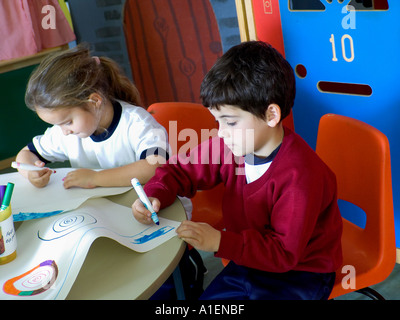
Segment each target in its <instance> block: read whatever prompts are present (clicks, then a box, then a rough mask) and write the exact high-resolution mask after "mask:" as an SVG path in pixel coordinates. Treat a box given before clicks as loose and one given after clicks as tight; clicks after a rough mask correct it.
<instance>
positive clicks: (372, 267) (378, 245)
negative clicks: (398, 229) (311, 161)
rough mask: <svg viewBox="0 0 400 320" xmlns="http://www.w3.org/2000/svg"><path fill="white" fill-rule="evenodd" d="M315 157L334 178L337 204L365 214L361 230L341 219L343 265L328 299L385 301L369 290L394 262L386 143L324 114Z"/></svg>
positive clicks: (371, 131) (362, 127) (361, 126)
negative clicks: (351, 296)
mask: <svg viewBox="0 0 400 320" xmlns="http://www.w3.org/2000/svg"><path fill="white" fill-rule="evenodd" d="M316 152H317V154H318V155H319V156H320V157H321V158H322V160H323V161H324V162H325V163H326V164H327V165H328V166H329V167H330V168H331V170H332V171H333V172H334V173H335V174H336V178H337V183H338V199H342V200H345V201H347V202H350V203H352V204H354V205H356V206H358V207H359V208H361V209H362V210H363V211H364V212H365V214H366V224H365V228H361V227H359V226H357V225H356V224H354V223H352V222H350V221H349V220H347V219H345V218H343V235H342V247H343V265H342V267H341V268H339V270H337V272H336V282H335V285H334V288H333V291H332V293H331V295H330V298H331V299H333V298H335V297H338V296H340V295H344V294H346V293H349V292H353V291H357V292H360V293H363V294H365V295H367V296H368V297H369V298H371V299H376V300H381V299H384V298H383V297H382V296H381V295H380V294H379V293H377V292H376V291H375V290H373V289H371V288H369V286H371V285H374V284H377V283H379V282H381V281H383V280H385V279H386V278H387V276H388V275H389V274H390V273H391V271H392V270H393V268H394V265H395V262H396V244H395V232H394V213H393V198H392V178H391V164H390V148H389V142H388V139H387V137H386V136H385V135H384V134H383V133H382V132H380V131H379V130H377V129H376V128H374V127H372V126H370V125H368V124H366V123H364V122H362V121H359V120H356V119H352V118H349V117H345V116H341V115H335V114H326V115H324V116H323V117H322V118H321V120H320V123H319V129H318V137H317V146H316ZM343 267H345V268H343ZM347 267H348V268H347ZM353 267H354V268H353ZM352 271H353V272H354V273H355V278H351V276H352V275H353V274H352V273H351V272H352ZM354 280H355V281H354ZM352 284H353V285H352ZM349 286H350V287H349Z"/></svg>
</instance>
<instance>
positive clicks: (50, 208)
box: [0, 168, 132, 221]
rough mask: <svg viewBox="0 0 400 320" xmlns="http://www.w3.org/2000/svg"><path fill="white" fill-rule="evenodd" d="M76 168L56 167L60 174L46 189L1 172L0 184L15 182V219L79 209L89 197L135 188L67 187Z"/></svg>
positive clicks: (12, 174) (46, 215)
mask: <svg viewBox="0 0 400 320" xmlns="http://www.w3.org/2000/svg"><path fill="white" fill-rule="evenodd" d="M73 170H76V169H72V168H60V169H56V173H53V174H52V175H51V177H50V182H49V184H48V185H47V186H46V187H44V188H36V187H35V186H33V185H32V184H31V183H30V182H29V181H28V179H26V178H25V177H23V176H22V175H21V174H20V173H19V172H13V173H8V174H2V175H0V185H7V183H8V182H12V183H14V191H13V195H12V198H11V209H12V212H13V216H14V221H25V220H31V219H36V218H43V217H48V216H52V215H55V214H59V213H61V212H65V211H69V210H73V209H76V208H78V207H79V206H80V205H81V204H82V203H84V202H85V201H86V200H88V199H91V198H97V197H105V196H111V195H116V194H121V193H124V192H127V191H128V190H130V189H132V187H112V188H104V187H98V188H94V189H83V188H71V189H65V188H64V186H63V179H64V177H65V176H66V175H67V173H68V172H70V171H73Z"/></svg>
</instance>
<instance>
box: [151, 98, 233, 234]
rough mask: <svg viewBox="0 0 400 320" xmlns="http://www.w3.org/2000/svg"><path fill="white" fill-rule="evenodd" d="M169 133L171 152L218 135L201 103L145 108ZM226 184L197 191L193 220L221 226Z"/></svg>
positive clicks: (176, 103) (213, 122)
mask: <svg viewBox="0 0 400 320" xmlns="http://www.w3.org/2000/svg"><path fill="white" fill-rule="evenodd" d="M147 111H149V112H150V113H151V114H152V115H153V117H154V118H155V119H156V120H157V121H158V122H159V123H160V124H161V125H162V126H163V127H164V128H166V130H167V132H168V137H169V143H170V145H171V149H172V153H173V154H177V153H186V152H188V151H189V150H191V149H193V148H194V147H195V146H197V145H198V144H199V143H201V142H203V141H204V140H207V139H209V138H210V137H214V136H216V135H217V134H218V124H217V122H216V121H215V118H214V117H213V116H212V114H211V113H210V112H209V111H208V110H207V108H205V107H204V106H203V105H201V104H197V103H190V102H159V103H154V104H152V105H150V106H149V108H148V109H147ZM224 190H225V187H224V185H223V184H219V185H218V186H216V187H214V188H213V189H212V190H204V191H201V192H197V193H196V195H195V196H194V197H193V198H192V203H193V212H192V220H193V221H198V222H200V221H201V222H207V223H208V224H210V225H212V226H213V227H214V228H217V229H222V227H223V222H222V196H223V193H224Z"/></svg>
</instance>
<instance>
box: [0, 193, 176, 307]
mask: <svg viewBox="0 0 400 320" xmlns="http://www.w3.org/2000/svg"><path fill="white" fill-rule="evenodd" d="M159 221H160V224H159V225H155V224H151V225H144V224H141V223H139V222H138V221H136V219H135V218H134V217H133V215H132V209H131V208H129V207H125V206H122V205H119V204H116V203H114V202H112V201H110V200H107V199H104V198H99V199H92V200H88V201H87V202H85V203H84V204H83V205H82V206H81V207H79V208H78V209H76V210H73V211H69V212H65V213H62V214H59V215H57V216H52V217H48V218H42V219H36V220H31V221H25V222H23V223H22V225H21V226H20V227H19V228H18V230H17V238H18V248H17V258H16V259H15V260H13V261H12V262H10V263H8V264H5V265H2V266H0V300H5V299H17V300H32V299H65V297H66V296H67V295H68V292H69V290H70V289H71V287H72V285H73V283H74V281H75V279H76V277H77V275H78V273H79V271H80V269H81V267H82V265H83V263H84V261H85V258H86V255H87V253H88V251H89V248H90V246H91V245H92V243H93V242H94V241H95V240H96V239H97V238H99V237H108V238H111V239H113V240H115V241H118V242H119V243H120V244H121V245H124V246H126V247H128V248H130V249H132V250H135V251H138V252H146V251H149V250H151V249H153V248H155V247H157V246H159V245H160V244H162V243H164V242H165V241H167V240H169V239H171V238H172V237H174V236H176V232H175V230H176V228H177V227H178V226H179V225H180V222H176V221H172V220H168V219H164V218H162V217H159ZM18 277H19V278H18Z"/></svg>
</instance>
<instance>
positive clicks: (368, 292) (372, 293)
mask: <svg viewBox="0 0 400 320" xmlns="http://www.w3.org/2000/svg"><path fill="white" fill-rule="evenodd" d="M356 292H358V293H361V294H363V295H366V296H367V297H368V298H371V299H372V300H386V299H385V298H384V297H383V296H382V295H380V294H379V293H378V292H377V291H376V290H374V289H371V288H369V287H366V288H363V289H360V290H357V291H356Z"/></svg>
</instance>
